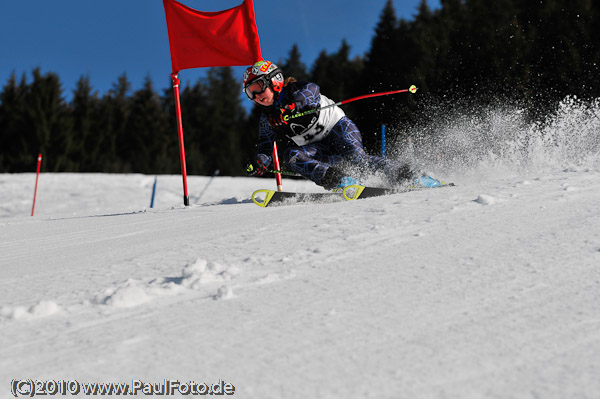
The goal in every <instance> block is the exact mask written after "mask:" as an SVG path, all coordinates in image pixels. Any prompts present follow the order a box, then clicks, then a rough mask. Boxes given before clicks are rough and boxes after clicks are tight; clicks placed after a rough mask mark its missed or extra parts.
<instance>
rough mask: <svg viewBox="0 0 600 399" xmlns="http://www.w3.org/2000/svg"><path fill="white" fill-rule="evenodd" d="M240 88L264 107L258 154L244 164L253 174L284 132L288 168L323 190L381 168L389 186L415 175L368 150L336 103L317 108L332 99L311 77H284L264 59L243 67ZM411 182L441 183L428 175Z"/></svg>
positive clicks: (265, 166) (267, 160) (259, 171)
mask: <svg viewBox="0 0 600 399" xmlns="http://www.w3.org/2000/svg"><path fill="white" fill-rule="evenodd" d="M243 90H244V92H245V93H246V95H247V96H248V98H249V99H250V100H252V101H253V102H254V103H255V104H257V105H258V106H259V107H260V109H261V111H262V114H261V117H260V122H259V133H258V145H257V147H258V148H257V150H258V151H257V155H256V158H255V159H253V160H251V161H249V162H248V164H247V166H246V171H247V173H248V174H249V175H251V176H261V175H263V174H264V173H265V172H267V171H268V170H269V167H270V165H271V164H272V161H273V160H272V157H271V155H269V154H272V149H273V142H274V141H275V140H276V139H277V140H278V141H279V140H282V139H284V138H287V140H289V141H291V143H290V144H291V146H290V147H288V148H287V149H286V150H285V151H284V152H283V154H282V157H281V159H282V162H283V164H284V165H285V166H286V168H287V169H290V170H291V171H293V172H296V173H298V174H300V175H301V176H303V177H305V178H306V179H309V180H312V181H313V182H315V183H316V184H317V185H320V186H322V187H324V188H325V189H327V190H332V189H333V190H334V191H337V190H340V189H343V187H345V186H348V185H352V184H357V183H358V181H357V178H361V176H363V175H364V174H365V173H369V172H371V173H372V172H380V173H382V174H383V175H384V177H385V180H387V183H388V184H389V185H390V186H397V185H400V184H403V183H411V182H414V181H415V179H416V178H417V177H419V176H418V175H417V174H416V173H414V171H413V170H412V169H411V168H410V167H409V165H408V164H402V163H400V162H397V161H393V160H389V159H386V158H382V157H377V156H372V155H368V154H367V153H366V152H365V150H364V148H363V144H362V136H361V133H360V131H359V130H358V128H357V127H356V125H355V124H354V122H352V120H350V118H348V117H347V116H346V115H345V113H344V111H343V110H342V109H341V108H340V107H338V106H332V107H329V108H326V109H323V110H321V108H323V107H325V106H327V105H331V104H335V102H334V101H332V100H330V99H329V98H327V97H326V96H324V95H323V94H321V93H320V89H319V86H317V85H316V84H315V83H311V82H298V81H296V79H295V78H293V77H288V78H287V79H284V76H283V72H282V70H281V69H280V68H278V67H277V65H275V64H273V63H272V62H270V61H267V60H262V61H259V62H257V63H255V64H254V65H252V66H250V67H248V69H246V71H245V72H244V76H243ZM415 183H416V184H419V185H422V186H426V187H435V186H437V185H440V182H438V181H437V180H435V179H432V178H431V177H428V176H422V177H419V179H418V180H417V181H416V182H415Z"/></svg>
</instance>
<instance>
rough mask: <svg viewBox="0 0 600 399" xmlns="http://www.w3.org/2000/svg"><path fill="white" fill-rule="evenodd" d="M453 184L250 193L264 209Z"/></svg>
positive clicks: (347, 187) (452, 184)
mask: <svg viewBox="0 0 600 399" xmlns="http://www.w3.org/2000/svg"><path fill="white" fill-rule="evenodd" d="M452 186H454V183H445V182H442V184H441V185H439V186H436V187H421V186H412V187H404V188H386V187H367V186H361V185H358V184H354V185H350V186H346V187H345V188H344V189H343V190H342V191H338V192H333V193H298V192H292V191H275V190H268V189H261V190H256V191H255V192H253V193H252V202H254V203H255V204H256V205H258V206H260V207H263V208H266V207H267V206H269V205H271V204H278V205H290V204H295V203H302V202H320V203H327V202H338V201H343V200H346V201H354V200H357V199H363V198H371V197H380V196H382V195H390V194H398V193H406V192H409V191H417V190H428V189H430V188H442V187H452Z"/></svg>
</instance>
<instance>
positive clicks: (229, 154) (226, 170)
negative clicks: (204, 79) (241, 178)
mask: <svg viewBox="0 0 600 399" xmlns="http://www.w3.org/2000/svg"><path fill="white" fill-rule="evenodd" d="M239 90H240V86H239V82H238V80H237V79H235V78H234V77H233V70H232V69H231V68H230V67H224V68H211V69H210V70H209V71H208V107H207V108H208V111H209V113H210V117H208V118H207V119H206V121H205V123H204V124H203V125H204V127H205V129H206V130H205V132H203V134H206V135H207V136H206V137H207V138H208V140H209V141H208V145H207V146H206V148H203V155H204V156H205V157H206V160H207V165H208V166H209V170H210V171H211V172H209V173H211V174H212V172H213V171H215V170H217V169H218V170H220V172H221V173H222V174H225V175H230V176H236V175H240V174H242V173H243V164H244V161H245V156H244V154H245V150H244V149H243V148H242V146H241V137H242V135H243V134H248V133H247V132H244V131H243V127H244V125H245V124H244V121H245V118H246V112H245V110H244V108H243V107H242V105H241V99H240V95H239Z"/></svg>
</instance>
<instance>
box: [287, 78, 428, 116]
mask: <svg viewBox="0 0 600 399" xmlns="http://www.w3.org/2000/svg"><path fill="white" fill-rule="evenodd" d="M417 90H418V89H417V86H415V85H412V86H410V87H409V88H408V89H402V90H392V91H384V92H381V93H371V94H365V95H363V96H358V97H352V98H349V99H347V100H342V101H339V102H337V103H335V104H330V105H326V106H324V107H319V108H314V109H309V110H308V111H304V112H301V113H299V114H293V115H285V116H284V117H283V120H284V121H286V122H287V121H288V120H290V119H294V118H299V117H301V116H304V115H310V114H314V113H315V112H319V111H322V110H324V109H327V108H331V107H335V106H336V105H344V104H348V103H351V102H353V101H358V100H364V99H365V98H371V97H379V96H388V95H390V94H398V93H407V92H410V93H413V94H414V93H416V92H417Z"/></svg>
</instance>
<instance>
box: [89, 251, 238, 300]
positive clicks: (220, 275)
mask: <svg viewBox="0 0 600 399" xmlns="http://www.w3.org/2000/svg"><path fill="white" fill-rule="evenodd" d="M239 273H240V272H239V269H238V268H237V267H236V266H227V265H224V264H221V263H217V262H212V261H208V260H206V259H202V258H199V259H197V260H195V261H194V262H192V263H189V264H187V265H186V266H185V267H184V268H183V270H182V271H181V276H179V277H161V278H156V279H153V280H150V281H147V282H144V281H141V280H136V279H128V280H127V281H124V282H121V283H117V284H115V285H113V286H111V287H109V288H107V289H105V290H104V291H103V292H102V293H101V294H100V295H98V296H96V298H95V299H94V300H93V301H92V302H93V303H95V304H98V305H106V306H110V307H114V308H130V307H135V306H139V305H143V304H145V303H147V302H149V301H151V300H153V299H154V298H157V297H165V296H173V295H177V294H183V293H186V292H189V291H203V292H205V291H209V293H208V296H210V297H212V298H214V299H231V298H233V291H232V289H231V287H229V286H227V285H223V283H224V282H227V281H229V280H231V279H233V278H235V277H236V276H237V275H239ZM215 284H218V285H219V288H218V289H216V290H214V285H215ZM211 292H212V293H211Z"/></svg>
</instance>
